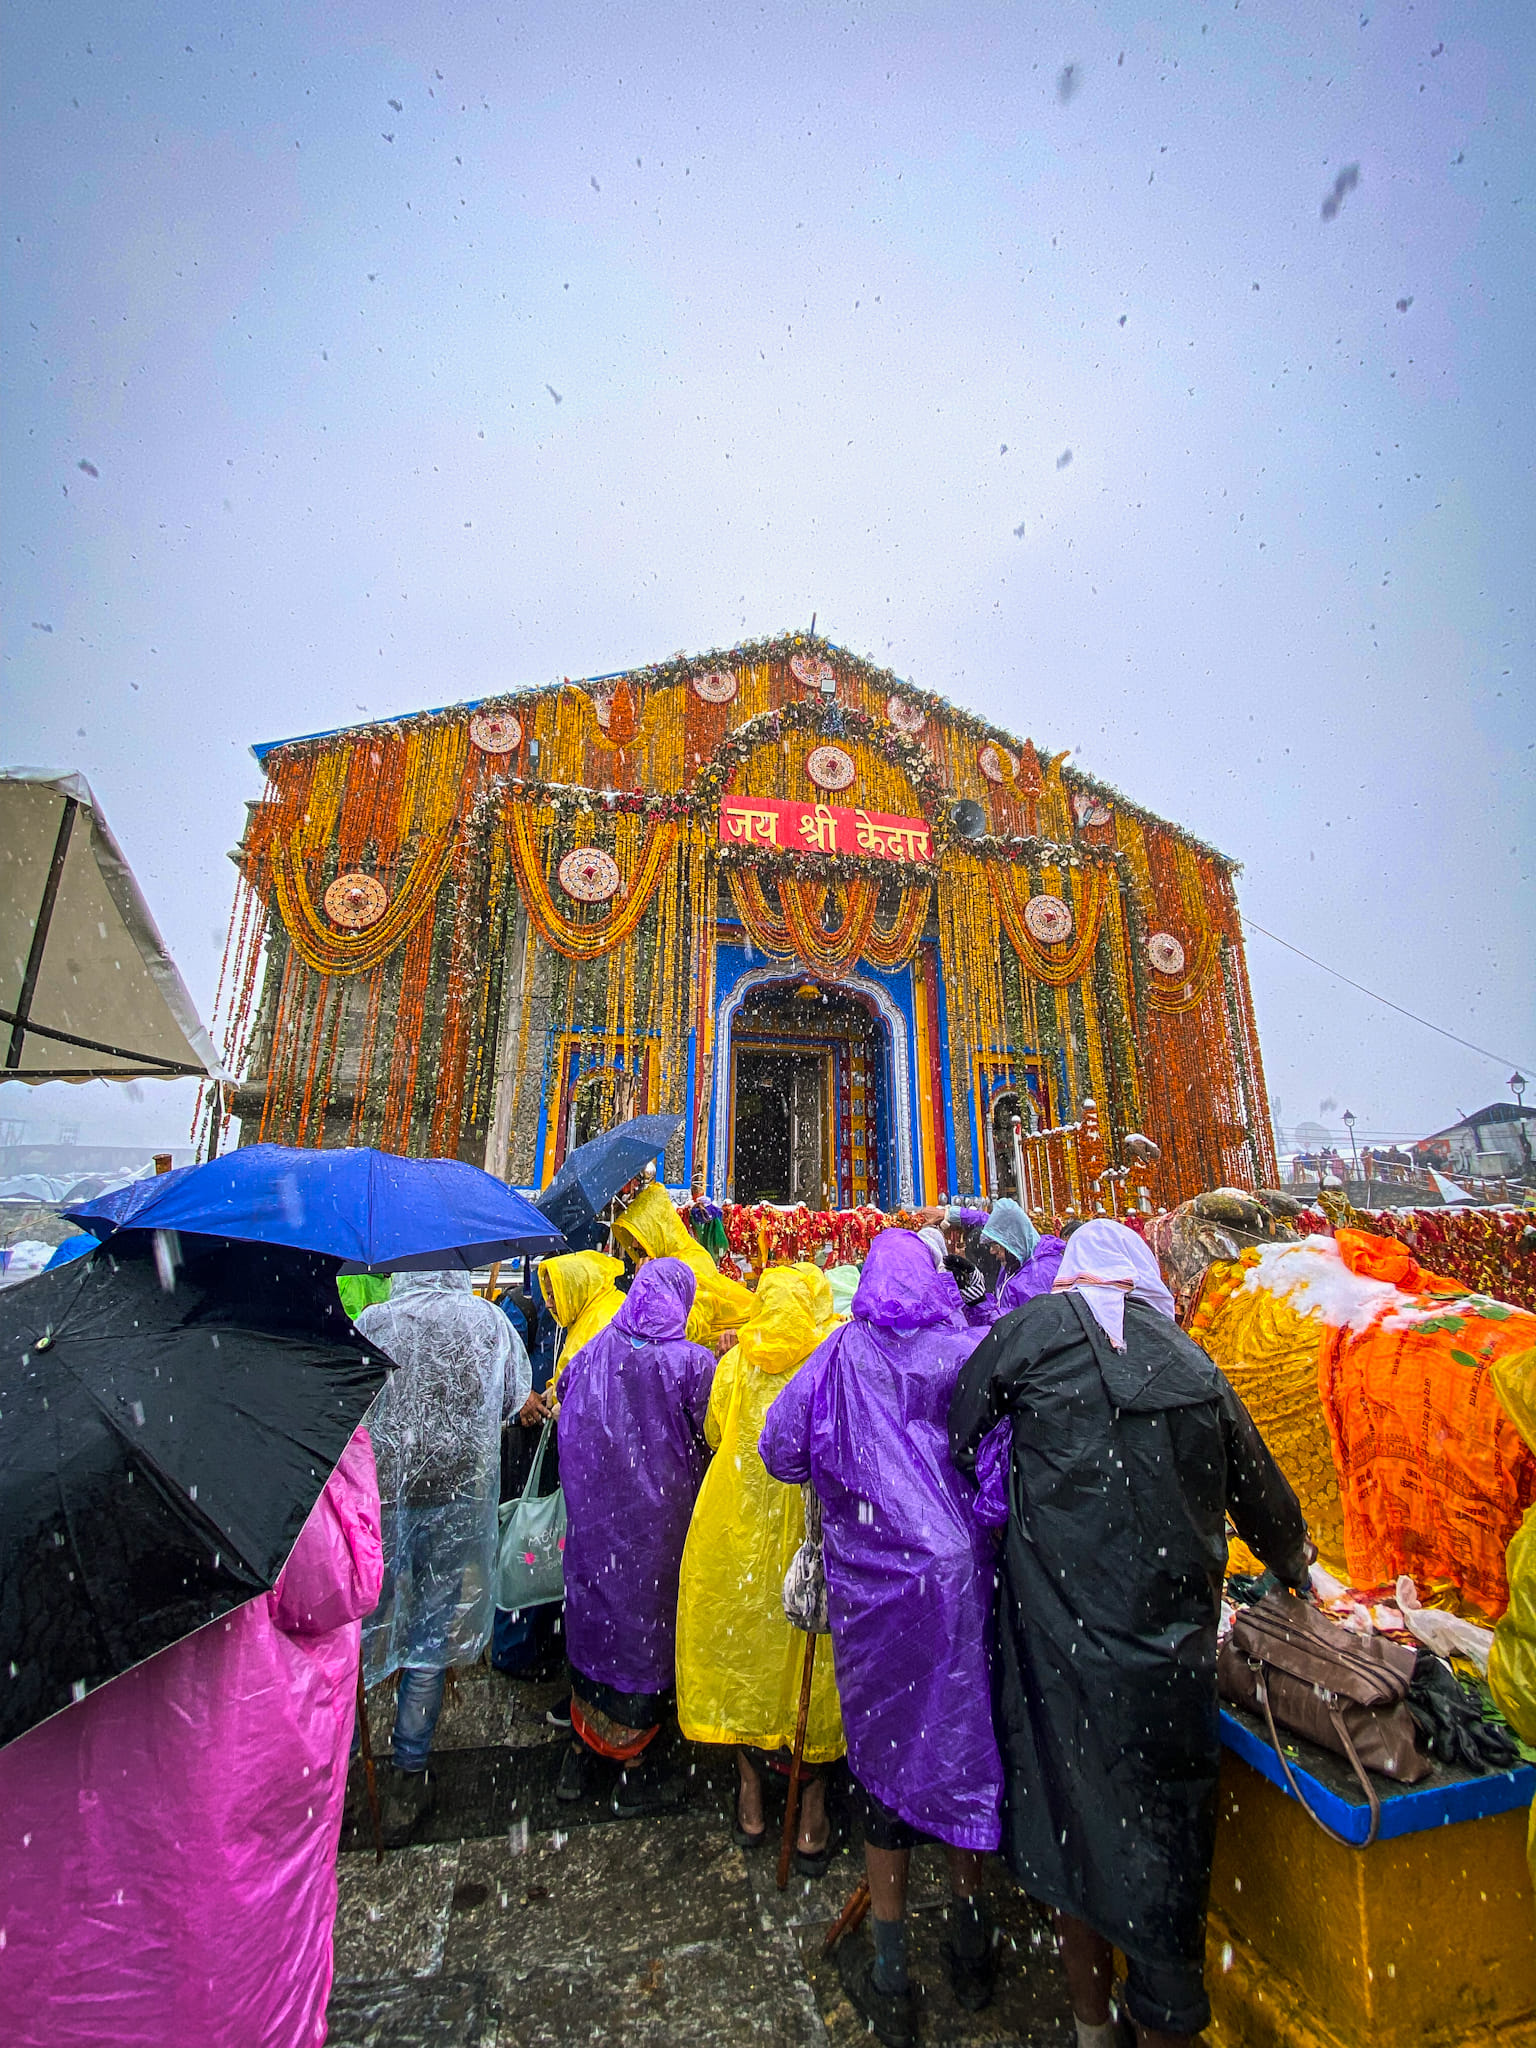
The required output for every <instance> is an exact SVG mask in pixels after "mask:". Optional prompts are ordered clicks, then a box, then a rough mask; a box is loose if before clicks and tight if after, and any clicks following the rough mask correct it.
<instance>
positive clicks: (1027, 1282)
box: [997, 1237, 1067, 1316]
mask: <svg viewBox="0 0 1536 2048" xmlns="http://www.w3.org/2000/svg"><path fill="white" fill-rule="evenodd" d="M1066 1251H1067V1244H1066V1239H1065V1238H1061V1237H1042V1238H1041V1240H1040V1242H1039V1243H1038V1244H1037V1245H1036V1246H1035V1248H1034V1250H1033V1251H1032V1252H1031V1253H1030V1255H1029V1257H1028V1258H1027V1259H1026V1260H1025V1261H1024V1263H1023V1265H1022V1266H1020V1268H1019V1270H1018V1272H1017V1273H1015V1274H1014V1275H1013V1276H1012V1277H1011V1278H1010V1279H1008V1280H1005V1281H1004V1282H1003V1285H1002V1287H1001V1289H1000V1290H999V1292H998V1297H997V1312H998V1314H999V1315H1000V1316H1005V1315H1007V1314H1008V1312H1009V1310H1010V1309H1015V1308H1022V1307H1023V1306H1024V1304H1025V1302H1026V1301H1034V1300H1035V1299H1036V1298H1037V1297H1038V1296H1039V1295H1042V1294H1049V1293H1050V1291H1051V1289H1052V1287H1053V1286H1054V1285H1055V1284H1056V1275H1057V1272H1058V1271H1059V1269H1060V1266H1061V1262H1062V1260H1063V1259H1064V1258H1065V1257H1066Z"/></svg>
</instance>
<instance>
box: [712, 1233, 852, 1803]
mask: <svg viewBox="0 0 1536 2048" xmlns="http://www.w3.org/2000/svg"><path fill="white" fill-rule="evenodd" d="M820 1334H821V1333H820V1332H819V1331H818V1330H817V1327H816V1323H815V1320H814V1318H813V1315H812V1308H811V1299H810V1295H809V1293H808V1291H807V1289H806V1286H805V1282H804V1280H803V1279H802V1278H801V1276H800V1275H799V1274H798V1273H797V1272H795V1271H794V1270H793V1269H786V1268H784V1267H782V1266H780V1267H773V1268H770V1270H769V1271H768V1272H766V1273H765V1274H764V1275H763V1277H762V1279H761V1281H760V1282H759V1283H758V1290H757V1300H756V1305H755V1307H754V1311H753V1314H752V1317H751V1319H750V1321H748V1322H746V1323H745V1324H743V1326H742V1330H741V1335H740V1339H739V1341H738V1342H737V1344H736V1345H735V1346H734V1347H733V1348H732V1349H731V1350H730V1351H727V1353H726V1354H725V1356H724V1358H722V1359H721V1361H720V1364H719V1366H718V1368H717V1369H716V1372H715V1383H714V1387H713V1390H712V1391H711V1394H710V1398H709V1414H708V1416H707V1418H706V1420H705V1424H704V1433H705V1436H706V1437H707V1438H708V1440H709V1442H710V1444H711V1446H713V1447H714V1450H715V1455H714V1457H713V1459H712V1460H711V1461H710V1466H709V1470H708V1471H707V1472H706V1473H705V1475H704V1484H703V1485H702V1486H701V1487H700V1488H699V1497H698V1500H697V1502H696V1503H695V1505H694V1510H693V1522H692V1525H691V1527H690V1528H689V1531H688V1542H687V1544H686V1546H685V1548H684V1550H683V1569H682V1580H681V1584H680V1586H679V1589H678V1597H677V1717H678V1721H679V1723H680V1724H681V1727H682V1731H683V1733H684V1734H685V1735H686V1736H687V1737H688V1738H689V1740H690V1741H692V1742H739V1743H741V1744H743V1745H744V1746H745V1747H747V1748H749V1749H766V1750H778V1749H788V1748H789V1747H790V1746H791V1745H792V1743H793V1742H794V1739H795V1719H796V1715H797V1714H798V1711H799V1706H800V1682H801V1674H802V1671H803V1669H804V1662H805V1643H806V1639H805V1637H804V1636H803V1635H802V1634H801V1633H800V1631H799V1630H798V1629H794V1628H791V1627H790V1625H789V1623H788V1622H787V1621H786V1620H785V1618H784V1606H783V1600H782V1597H781V1596H782V1591H783V1586H784V1574H785V1572H786V1571H788V1569H789V1561H790V1559H791V1558H792V1557H793V1556H794V1554H795V1552H796V1551H797V1550H798V1549H799V1547H800V1544H801V1543H802V1541H803V1540H804V1537H805V1508H804V1504H803V1501H802V1498H801V1493H800V1489H799V1487H798V1486H785V1485H783V1484H781V1483H780V1481H779V1480H777V1479H771V1478H770V1477H769V1475H768V1470H767V1467H766V1466H765V1465H764V1464H763V1461H762V1459H761V1458H760V1457H759V1456H758V1453H757V1440H758V1438H759V1436H760V1435H761V1434H762V1429H763V1419H764V1417H765V1416H766V1415H767V1413H768V1410H769V1408H770V1407H771V1406H772V1405H773V1401H774V1398H775V1396H776V1395H777V1394H778V1393H779V1392H780V1390H781V1389H782V1388H783V1387H785V1386H786V1385H787V1384H788V1382H789V1381H790V1380H791V1379H793V1377H794V1375H795V1374H796V1372H798V1371H799V1369H800V1367H801V1366H802V1365H803V1364H804V1362H805V1360H806V1359H807V1358H808V1357H809V1355H810V1354H811V1352H812V1351H814V1350H815V1348H816V1346H817V1344H818V1343H819V1342H820ZM845 1746H846V1745H845V1744H844V1741H843V1722H842V1713H841V1710H840V1708H839V1706H838V1698H837V1681H836V1678H835V1676H834V1674H833V1670H832V1638H831V1637H830V1636H822V1637H820V1638H818V1640H817V1644H816V1663H815V1675H814V1677H813V1679H812V1683H811V1710H810V1718H809V1720H808V1721H807V1723H806V1736H805V1757H806V1761H807V1762H808V1763H830V1762H831V1761H832V1759H833V1758H834V1757H839V1756H841V1755H842V1753H843V1750H844V1748H845Z"/></svg>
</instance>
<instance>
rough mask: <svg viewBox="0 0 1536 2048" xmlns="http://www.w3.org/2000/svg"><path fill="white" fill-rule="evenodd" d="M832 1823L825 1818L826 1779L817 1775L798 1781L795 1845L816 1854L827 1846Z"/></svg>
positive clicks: (807, 1852) (810, 1853) (812, 1854)
mask: <svg viewBox="0 0 1536 2048" xmlns="http://www.w3.org/2000/svg"><path fill="white" fill-rule="evenodd" d="M831 1833H832V1823H831V1821H830V1820H829V1819H828V1818H827V1786H826V1780H825V1779H824V1778H822V1777H820V1776H819V1775H818V1776H817V1777H814V1778H802V1779H801V1781H800V1833H799V1835H798V1836H797V1837H796V1846H797V1847H798V1848H801V1849H803V1850H804V1851H805V1853H806V1854H807V1855H808V1856H816V1855H819V1854H820V1853H821V1851H822V1850H823V1849H825V1847H826V1846H827V1842H828V1840H829V1838H830V1836H831Z"/></svg>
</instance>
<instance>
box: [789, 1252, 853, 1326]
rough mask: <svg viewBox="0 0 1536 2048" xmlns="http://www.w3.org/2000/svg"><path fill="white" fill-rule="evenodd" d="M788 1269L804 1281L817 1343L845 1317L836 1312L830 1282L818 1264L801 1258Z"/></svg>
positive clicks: (845, 1318) (844, 1320)
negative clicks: (809, 1299) (808, 1296)
mask: <svg viewBox="0 0 1536 2048" xmlns="http://www.w3.org/2000/svg"><path fill="white" fill-rule="evenodd" d="M789 1270H790V1272H791V1273H798V1274H799V1276H800V1278H801V1279H802V1280H803V1281H804V1282H805V1286H806V1292H807V1293H808V1294H809V1295H810V1297H811V1321H812V1322H813V1323H814V1324H815V1325H816V1341H817V1343H818V1344H819V1343H820V1342H821V1340H822V1338H823V1337H830V1336H831V1334H832V1332H833V1331H834V1330H835V1329H836V1328H837V1326H838V1324H839V1323H841V1322H846V1321H847V1317H846V1316H841V1315H839V1314H838V1312H837V1303H836V1301H835V1300H834V1299H833V1296H832V1283H831V1281H830V1280H829V1279H828V1278H827V1276H826V1274H825V1273H823V1271H822V1270H821V1268H820V1266H818V1265H814V1264H813V1263H812V1262H811V1260H809V1259H802V1260H801V1261H800V1263H799V1264H798V1265H796V1266H791V1267H790V1269H789Z"/></svg>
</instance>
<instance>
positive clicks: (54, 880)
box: [5, 796, 80, 1069]
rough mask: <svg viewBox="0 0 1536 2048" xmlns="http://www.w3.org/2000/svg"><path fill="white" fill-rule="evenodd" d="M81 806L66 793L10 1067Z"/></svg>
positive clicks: (21, 1039)
mask: <svg viewBox="0 0 1536 2048" xmlns="http://www.w3.org/2000/svg"><path fill="white" fill-rule="evenodd" d="M79 808H80V804H79V800H78V798H76V797H72V796H67V797H65V799H64V813H63V816H62V817H61V818H60V819H59V836H58V838H57V839H56V840H55V841H54V842H53V860H52V863H51V865H50V866H49V869H48V879H47V881H46V882H44V884H43V900H42V902H41V903H40V904H39V905H38V907H37V923H36V924H35V925H34V926H33V928H32V944H31V947H30V949H29V951H28V953H27V967H26V972H25V973H24V974H23V975H22V977H21V994H20V995H19V996H17V998H16V1018H15V1022H14V1023H13V1024H12V1026H11V1043H10V1046H9V1049H8V1050H7V1052H6V1055H5V1064H6V1066H7V1067H8V1068H12V1069H14V1068H16V1067H19V1066H20V1065H21V1048H22V1046H23V1045H24V1044H25V1042H26V1036H27V1020H28V1019H29V1018H30V1017H31V1015H32V998H33V996H34V995H36V993H37V978H38V976H39V975H40V974H41V973H42V971H43V948H44V947H45V946H46V945H47V943H48V927H49V926H50V925H51V924H52V923H53V906H54V904H55V903H57V902H58V900H59V884H60V882H61V881H62V880H63V879H64V862H65V860H66V859H67V858H68V856H69V840H70V834H71V833H72V832H73V831H74V829H75V813H76V811H78V810H79Z"/></svg>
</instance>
